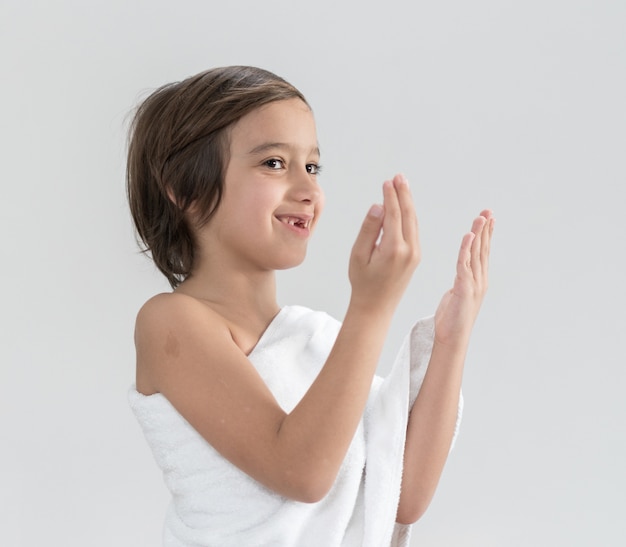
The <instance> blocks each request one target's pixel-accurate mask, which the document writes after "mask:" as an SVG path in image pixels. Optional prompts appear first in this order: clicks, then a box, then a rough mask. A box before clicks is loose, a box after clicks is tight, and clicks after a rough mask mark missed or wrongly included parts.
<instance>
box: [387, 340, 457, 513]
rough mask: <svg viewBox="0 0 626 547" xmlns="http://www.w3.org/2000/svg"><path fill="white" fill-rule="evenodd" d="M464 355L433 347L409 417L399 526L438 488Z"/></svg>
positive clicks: (453, 422) (421, 509)
mask: <svg viewBox="0 0 626 547" xmlns="http://www.w3.org/2000/svg"><path fill="white" fill-rule="evenodd" d="M465 354H466V351H465V350H464V349H462V348H450V347H446V346H441V345H440V344H437V343H435V345H434V347H433V352H432V355H431V358H430V362H429V365H428V370H427V372H426V376H425V377H424V382H423V384H422V387H421V389H420V392H419V395H418V397H417V399H416V401H415V404H414V405H413V408H412V409H411V412H410V414H409V423H408V426H407V436H406V445H405V450H404V468H403V474H402V488H401V491H400V492H401V494H400V502H399V505H398V513H397V521H398V522H401V523H404V524H409V523H412V522H415V521H416V520H418V519H419V518H420V517H421V515H422V514H423V513H424V512H425V511H426V508H427V507H428V505H429V504H430V501H431V499H432V497H433V495H434V493H435V489H436V488H437V484H438V482H439V478H440V477H441V473H442V471H443V467H444V465H445V462H446V459H447V457H448V453H449V452H450V444H451V442H452V438H453V435H454V429H455V425H456V419H457V412H458V405H459V394H460V390H461V380H462V376H463V364H464V361H465Z"/></svg>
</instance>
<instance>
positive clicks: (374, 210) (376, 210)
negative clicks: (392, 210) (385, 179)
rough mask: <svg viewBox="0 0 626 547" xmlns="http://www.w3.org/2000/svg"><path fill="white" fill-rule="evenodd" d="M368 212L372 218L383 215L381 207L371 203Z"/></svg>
mask: <svg viewBox="0 0 626 547" xmlns="http://www.w3.org/2000/svg"><path fill="white" fill-rule="evenodd" d="M368 214H369V215H370V216H372V217H374V218H380V217H382V216H383V208H382V207H381V206H380V205H372V206H371V207H370V210H369V213H368Z"/></svg>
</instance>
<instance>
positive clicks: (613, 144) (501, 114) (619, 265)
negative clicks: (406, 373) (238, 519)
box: [0, 0, 626, 547]
mask: <svg viewBox="0 0 626 547" xmlns="http://www.w3.org/2000/svg"><path fill="white" fill-rule="evenodd" d="M0 56H1V59H0V60H1V65H0V67H1V69H0V70H1V71H2V81H1V88H0V93H1V98H2V100H1V101H0V109H1V112H0V114H1V116H0V127H1V129H0V131H1V139H2V141H1V146H0V150H1V154H2V163H1V166H0V170H1V171H0V172H1V177H2V178H1V181H2V182H1V183H2V194H1V196H2V197H1V200H0V204H1V205H0V208H1V209H0V210H1V214H0V223H1V224H0V229H1V234H2V254H1V257H2V258H1V260H2V262H1V265H2V267H1V268H0V270H1V275H2V288H3V296H2V303H1V304H0V310H1V312H0V313H1V325H0V327H1V328H0V337H1V344H0V365H1V368H0V386H1V388H2V389H1V394H0V432H1V437H0V439H1V441H0V442H1V443H2V445H1V446H2V450H1V451H0V543H1V544H2V545H3V546H4V545H6V546H19V547H26V546H28V547H31V546H40V545H55V546H56V545H59V546H63V547H75V546H76V547H78V546H80V547H84V546H95V547H100V546H111V547H113V546H115V547H141V546H156V545H159V544H160V532H161V524H162V520H163V514H164V510H165V506H166V503H167V493H166V491H165V487H164V486H163V484H162V482H161V477H160V473H159V471H158V470H157V468H156V465H155V463H154V461H153V460H152V456H151V454H150V452H149V449H148V447H147V445H146V443H145V441H144V439H143V437H142V436H141V432H140V430H139V427H138V425H137V424H136V423H135V421H134V417H133V416H132V414H131V412H130V410H129V408H128V405H127V402H126V391H127V388H128V386H129V385H130V383H131V382H132V381H133V375H134V362H133V360H134V354H133V351H134V349H133V345H132V330H133V322H134V315H135V313H136V311H137V310H138V308H139V307H140V305H141V304H142V303H143V302H144V301H145V300H146V299H147V298H148V297H149V296H151V295H152V294H154V293H156V292H160V291H163V290H167V285H166V283H165V281H164V280H163V279H161V278H160V277H159V275H157V274H156V273H154V270H153V267H152V266H151V264H150V263H149V262H148V261H147V259H145V258H144V257H142V256H140V255H139V254H138V253H137V250H136V247H135V243H134V239H133V232H132V229H131V224H130V221H129V215H128V212H127V207H126V203H125V194H124V162H125V160H124V153H125V152H124V148H125V124H126V116H127V114H128V112H129V111H130V110H131V108H132V106H133V105H135V104H136V103H137V101H138V100H139V99H140V98H141V97H143V96H145V93H146V92H148V91H150V90H151V89H153V88H155V87H157V86H159V85H161V84H164V83H166V82H170V81H174V80H179V79H182V78H184V77H186V76H189V75H191V74H194V73H196V72H199V71H201V70H204V69H206V68H210V67H213V66H221V65H228V64H252V65H258V66H262V67H264V68H267V69H270V70H272V71H274V72H276V73H278V74H280V75H281V76H283V77H285V78H286V79H288V80H289V81H291V82H292V83H293V84H295V85H296V86H297V87H299V88H300V89H301V90H302V91H303V92H304V94H305V95H306V96H307V98H308V99H309V101H310V103H311V104H312V106H313V109H314V111H315V113H316V117H317V120H318V130H319V138H320V144H321V147H322V163H323V164H324V166H325V172H324V174H323V175H322V178H321V181H322V184H323V185H324V188H325V191H326V194H327V207H326V211H325V214H324V215H325V218H324V219H323V221H322V223H321V225H320V227H319V231H318V232H317V234H316V236H315V239H314V241H313V242H312V244H311V247H310V253H309V257H308V259H307V261H306V262H305V264H304V265H303V266H302V267H300V268H298V269H297V270H295V271H293V272H288V273H284V274H281V275H280V283H281V284H282V285H281V287H282V288H281V290H280V299H281V303H282V304H289V303H299V304H304V305H309V306H311V307H315V308H321V309H325V310H327V311H329V312H330V313H332V314H334V315H335V316H337V317H339V318H341V317H342V315H343V312H344V310H345V306H346V303H347V300H348V297H349V284H348V282H347V275H346V272H347V259H348V254H349V251H350V248H351V245H352V241H353V239H354V236H355V235H356V232H357V230H358V227H359V225H360V222H361V219H362V218H363V215H364V214H365V212H366V210H367V208H368V207H369V205H370V204H371V203H373V202H375V201H379V200H380V196H381V192H380V184H381V182H382V180H383V179H384V178H386V177H390V176H392V175H393V174H394V173H395V172H398V171H402V172H404V173H405V174H406V175H407V176H408V177H409V179H410V181H411V183H412V189H413V193H414V197H415V203H416V206H417V209H418V213H419V216H420V222H421V234H422V242H423V249H424V252H423V261H422V265H421V266H420V268H419V270H418V272H417V273H416V275H415V278H414V280H413V282H412V285H411V286H410V288H409V291H408V293H407V295H406V298H405V300H404V301H403V303H402V306H401V308H400V310H399V312H398V315H397V318H396V321H395V323H394V328H393V332H392V333H391V335H390V337H389V343H388V346H387V347H386V349H385V355H384V361H385V362H384V363H383V364H382V365H381V369H384V368H385V367H386V366H387V365H388V362H389V360H390V359H391V357H392V355H393V353H394V351H393V350H394V347H395V346H397V345H398V344H399V343H400V340H401V338H402V336H403V334H404V332H405V331H406V330H407V329H408V328H409V325H410V323H411V321H412V320H413V319H414V318H417V317H419V316H423V315H427V314H430V313H432V312H433V311H434V309H435V307H436V304H437V302H438V300H439V298H440V296H441V294H442V293H443V292H444V291H445V290H446V289H447V288H448V287H449V284H450V283H451V281H452V276H453V268H454V259H455V255H456V251H457V248H458V244H459V242H460V239H461V236H462V234H463V233H464V232H465V231H466V230H467V229H468V228H469V226H470V223H471V220H472V218H473V217H474V216H475V215H476V214H477V213H478V212H479V211H480V210H481V209H482V208H484V207H490V208H493V209H494V211H495V212H496V217H497V219H498V222H497V232H496V235H495V239H494V242H493V256H492V284H491V288H490V292H489V294H488V297H487V300H486V302H485V305H484V308H483V312H482V315H481V318H480V320H479V323H478V324H477V327H476V331H475V336H474V340H473V343H472V347H471V352H470V355H469V358H468V362H467V369H466V376H465V388H464V389H465V397H466V412H465V420H464V424H463V429H462V432H461V436H460V437H459V440H458V443H457V446H456V449H455V451H454V452H453V454H452V456H451V458H450V460H449V463H448V465H447V467H446V470H445V472H444V475H443V478H442V481H441V485H440V488H439V490H438V491H437V494H436V496H435V499H434V501H433V503H432V505H431V507H430V509H429V511H428V512H427V513H426V515H425V516H424V517H423V518H422V520H420V521H419V522H418V524H417V525H416V526H415V529H414V533H413V544H414V545H416V546H418V545H420V546H431V547H434V546H462V547H465V546H477V547H478V546H480V547H503V546H505V547H511V546H532V547H538V546H550V547H554V546H568V547H573V546H599V545H601V546H621V545H625V544H626V518H624V513H625V510H626V470H625V462H626V426H625V422H626V420H625V419H626V402H625V401H626V397H625V388H626V385H625V383H626V373H625V371H624V369H625V367H626V351H625V350H624V338H625V334H626V320H625V313H624V305H625V303H626V298H625V289H624V286H625V282H624V253H625V251H626V222H625V220H624V217H625V215H624V207H625V205H626V199H625V198H624V185H625V183H626V158H625V156H626V154H625V153H626V3H624V2H623V0H614V1H610V0H587V1H582V0H569V1H565V0H560V1H559V0H541V1H537V0H527V1H524V2H521V1H519V2H513V1H505V0H491V1H488V0H475V1H473V2H464V1H460V0H456V1H454V0H453V1H443V2H429V3H426V2H421V3H414V2H408V1H406V2H397V1H393V0H388V1H385V2H382V3H376V4H375V5H372V4H370V3H368V2H357V1H356V0H352V1H341V0H335V1H333V2H330V1H328V0H319V1H317V2H307V3H303V2H295V1H287V0H285V1H279V0H265V1H250V2H226V1H223V2H209V1H205V2H199V1H198V2H191V1H178V2H171V1H168V2H165V1H163V0H152V1H147V0H143V1H139V0H134V1H132V0H126V1H121V0H107V1H106V2H105V1H102V2H96V1H93V2H88V1H83V2H79V1H71V0H57V1H52V2H51V1H40V2H37V1H20V2H18V1H17V0H3V1H2V3H1V4H0Z"/></svg>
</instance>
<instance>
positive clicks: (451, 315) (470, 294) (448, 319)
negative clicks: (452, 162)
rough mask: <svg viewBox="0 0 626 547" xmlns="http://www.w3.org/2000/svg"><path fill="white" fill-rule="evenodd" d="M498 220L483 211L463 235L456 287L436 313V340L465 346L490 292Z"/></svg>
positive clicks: (446, 295)
mask: <svg viewBox="0 0 626 547" xmlns="http://www.w3.org/2000/svg"><path fill="white" fill-rule="evenodd" d="M494 222H495V219H494V218H493V213H492V212H491V211H488V210H485V211H483V212H482V213H481V214H480V216H479V217H477V218H476V219H475V220H474V222H473V224H472V231H471V232H470V233H468V234H466V235H465V236H464V237H463V241H462V243H461V249H460V251H459V258H458V261H457V265H456V278H455V280H454V286H453V287H452V289H450V290H449V291H448V292H447V293H446V294H444V296H443V298H442V300H441V303H440V304H439V307H438V309H437V312H436V313H435V342H436V343H439V344H443V345H447V346H457V347H458V348H459V349H465V348H466V346H467V344H468V343H469V337H470V333H471V331H472V327H473V325H474V321H475V320H476V317H477V316H478V311H479V310H480V305H481V303H482V301H483V297H484V296H485V293H486V292H487V284H488V277H489V276H488V274H489V249H490V244H491V235H492V234H493V226H494Z"/></svg>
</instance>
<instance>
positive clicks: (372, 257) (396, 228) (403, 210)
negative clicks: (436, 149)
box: [349, 175, 421, 313]
mask: <svg viewBox="0 0 626 547" xmlns="http://www.w3.org/2000/svg"><path fill="white" fill-rule="evenodd" d="M383 196H384V206H383V207H380V206H379V205H374V206H372V208H371V209H370V211H369V213H368V214H367V217H366V218H365V221H364V222H363V226H362V227H361V231H360V232H359V235H358V236H357V239H356V242H355V244H354V247H353V248H352V255H351V257H350V270H349V275H350V282H351V283H352V303H354V304H357V305H358V306H359V307H361V308H362V309H363V308H364V309H366V310H368V311H369V310H371V311H373V312H383V311H387V312H391V313H393V311H394V310H395V307H396V306H397V304H398V302H399V301H400V298H401V297H402V294H403V293H404V290H405V289H406V286H407V285H408V283H409V280H410V279H411V276H412V274H413V272H414V270H415V268H416V267H417V265H418V263H419V261H420V258H421V251H420V245H419V236H418V228H417V217H416V215H415V208H414V207H413V200H412V198H411V192H410V191H409V186H408V183H407V180H406V178H405V177H404V176H403V175H396V176H395V177H394V178H393V180H391V181H390V180H388V181H385V183H384V184H383ZM381 230H382V236H381ZM379 236H380V241H378V238H379ZM377 242H378V243H377Z"/></svg>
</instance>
